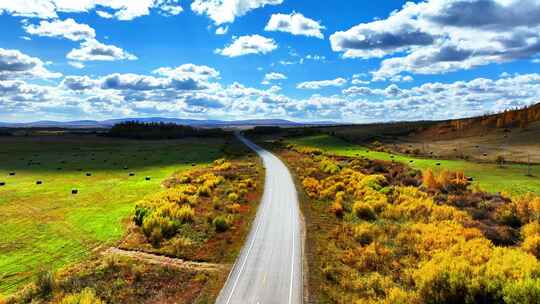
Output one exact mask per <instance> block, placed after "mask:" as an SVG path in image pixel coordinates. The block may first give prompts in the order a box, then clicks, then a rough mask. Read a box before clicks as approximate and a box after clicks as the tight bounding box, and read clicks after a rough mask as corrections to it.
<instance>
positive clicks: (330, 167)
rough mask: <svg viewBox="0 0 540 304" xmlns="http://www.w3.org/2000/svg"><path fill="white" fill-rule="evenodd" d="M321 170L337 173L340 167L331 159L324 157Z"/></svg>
mask: <svg viewBox="0 0 540 304" xmlns="http://www.w3.org/2000/svg"><path fill="white" fill-rule="evenodd" d="M320 167H321V170H322V171H323V172H324V173H327V174H335V173H337V172H339V170H340V167H339V166H338V165H337V164H336V163H335V162H334V161H332V160H331V159H328V158H324V159H323V160H321V164H320Z"/></svg>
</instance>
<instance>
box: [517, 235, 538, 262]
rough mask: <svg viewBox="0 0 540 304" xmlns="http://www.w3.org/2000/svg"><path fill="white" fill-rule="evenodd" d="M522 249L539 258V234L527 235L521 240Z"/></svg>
mask: <svg viewBox="0 0 540 304" xmlns="http://www.w3.org/2000/svg"><path fill="white" fill-rule="evenodd" d="M521 248H523V251H525V252H527V253H530V254H532V255H534V256H535V257H537V258H540V235H534V236H529V237H527V238H525V239H524V240H523V244H522V245H521Z"/></svg>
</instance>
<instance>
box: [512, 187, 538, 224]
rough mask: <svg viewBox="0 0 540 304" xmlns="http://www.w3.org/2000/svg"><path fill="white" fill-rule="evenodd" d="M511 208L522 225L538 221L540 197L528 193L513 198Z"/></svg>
mask: <svg viewBox="0 0 540 304" xmlns="http://www.w3.org/2000/svg"><path fill="white" fill-rule="evenodd" d="M511 206H512V207H511V208H512V209H513V210H512V211H514V212H515V213H516V215H517V217H518V218H519V219H520V222H521V223H522V224H526V223H529V222H531V221H540V196H535V195H534V194H532V193H529V194H525V195H522V196H518V197H514V198H512V202H511Z"/></svg>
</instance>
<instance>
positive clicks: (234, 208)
mask: <svg viewBox="0 0 540 304" xmlns="http://www.w3.org/2000/svg"><path fill="white" fill-rule="evenodd" d="M241 208H242V206H240V204H238V203H234V204H227V205H225V209H227V212H229V213H240V209H241Z"/></svg>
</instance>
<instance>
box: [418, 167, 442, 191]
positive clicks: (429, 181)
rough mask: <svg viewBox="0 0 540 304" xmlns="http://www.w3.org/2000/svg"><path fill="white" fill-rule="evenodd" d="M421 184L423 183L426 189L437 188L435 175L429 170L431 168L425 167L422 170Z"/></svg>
mask: <svg viewBox="0 0 540 304" xmlns="http://www.w3.org/2000/svg"><path fill="white" fill-rule="evenodd" d="M422 185H424V187H426V188H427V189H437V188H438V187H439V184H438V183H437V180H436V179H435V175H434V174H433V171H431V169H427V170H425V171H424V172H423V174H422Z"/></svg>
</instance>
